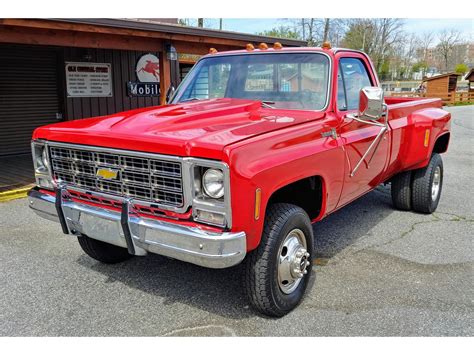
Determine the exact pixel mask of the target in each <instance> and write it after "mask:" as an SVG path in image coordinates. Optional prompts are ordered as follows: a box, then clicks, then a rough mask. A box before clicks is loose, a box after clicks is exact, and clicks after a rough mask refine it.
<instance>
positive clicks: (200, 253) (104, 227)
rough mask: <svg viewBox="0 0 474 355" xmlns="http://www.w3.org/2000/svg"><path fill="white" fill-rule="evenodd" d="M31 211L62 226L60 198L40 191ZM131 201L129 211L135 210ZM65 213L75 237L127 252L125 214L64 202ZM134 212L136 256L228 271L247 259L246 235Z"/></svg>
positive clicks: (129, 218) (32, 196)
mask: <svg viewBox="0 0 474 355" xmlns="http://www.w3.org/2000/svg"><path fill="white" fill-rule="evenodd" d="M28 200H29V206H30V208H31V209H32V210H33V211H34V212H36V213H37V214H38V215H39V216H40V217H43V218H46V219H49V220H52V221H55V222H59V220H58V216H57V212H56V208H55V202H56V198H55V197H54V196H51V195H49V194H46V193H42V192H40V191H39V189H38V188H33V189H32V190H30V191H29V192H28ZM132 205H133V201H130V204H129V207H132ZM61 206H62V210H63V211H64V215H65V218H66V223H67V225H68V228H69V230H70V231H71V234H73V235H81V234H85V235H87V236H89V237H90V238H94V239H97V240H101V241H103V242H106V243H110V244H113V245H117V246H120V247H123V248H127V243H126V236H125V235H124V233H123V229H122V227H121V221H123V220H124V217H123V211H122V213H121V212H116V211H112V210H107V209H104V208H98V207H94V206H89V205H86V204H81V203H76V202H74V201H70V200H69V199H68V198H64V199H63V200H62V204H61ZM132 209H133V208H130V209H129V210H128V213H127V215H126V222H127V225H128V227H129V230H130V236H131V241H132V244H133V247H134V251H135V255H146V254H147V252H150V253H155V254H160V255H164V256H168V257H171V258H174V259H178V260H182V261H186V262H189V263H193V264H196V265H200V266H204V267H209V268H226V267H230V266H233V265H236V264H238V263H240V262H241V261H242V260H243V259H244V257H245V255H246V234H245V232H235V233H234V232H213V231H206V230H203V229H200V228H198V227H190V226H183V225H178V224H173V223H171V222H165V221H161V220H155V219H150V218H142V217H139V216H137V215H136V214H134V213H133V212H132V211H131V210H132Z"/></svg>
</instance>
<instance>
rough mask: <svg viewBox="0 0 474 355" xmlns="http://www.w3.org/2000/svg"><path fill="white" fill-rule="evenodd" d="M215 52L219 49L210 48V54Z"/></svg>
mask: <svg viewBox="0 0 474 355" xmlns="http://www.w3.org/2000/svg"><path fill="white" fill-rule="evenodd" d="M215 53H217V49H215V48H209V54H215Z"/></svg>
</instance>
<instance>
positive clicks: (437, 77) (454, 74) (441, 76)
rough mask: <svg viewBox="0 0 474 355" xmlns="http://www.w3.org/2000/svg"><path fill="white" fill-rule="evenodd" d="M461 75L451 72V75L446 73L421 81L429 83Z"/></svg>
mask: <svg viewBox="0 0 474 355" xmlns="http://www.w3.org/2000/svg"><path fill="white" fill-rule="evenodd" d="M461 75H462V74H459V73H455V72H451V73H446V74H440V75H435V76H432V77H429V78H423V81H431V80H436V79H440V78H444V77H446V76H461Z"/></svg>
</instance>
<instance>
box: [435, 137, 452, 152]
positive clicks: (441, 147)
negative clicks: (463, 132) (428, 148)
mask: <svg viewBox="0 0 474 355" xmlns="http://www.w3.org/2000/svg"><path fill="white" fill-rule="evenodd" d="M450 135H451V133H446V134H443V135H442V136H441V137H438V139H437V140H436V142H435V145H434V147H433V153H444V152H446V151H447V150H448V144H449V136H450Z"/></svg>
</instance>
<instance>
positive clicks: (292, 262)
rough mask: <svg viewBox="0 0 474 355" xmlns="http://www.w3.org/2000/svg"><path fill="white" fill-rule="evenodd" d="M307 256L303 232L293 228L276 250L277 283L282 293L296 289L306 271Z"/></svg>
mask: <svg viewBox="0 0 474 355" xmlns="http://www.w3.org/2000/svg"><path fill="white" fill-rule="evenodd" d="M308 258H309V253H308V251H307V250H306V238H305V235H304V233H303V232H302V231H301V230H300V229H293V230H292V231H291V232H290V233H288V235H287V236H286V238H285V240H284V241H283V243H282V245H281V246H280V250H279V252H278V285H279V286H280V290H281V291H282V292H283V293H286V294H290V293H292V292H293V291H294V290H296V288H297V287H298V285H299V284H300V282H301V279H302V278H303V277H304V275H306V274H307V273H308V270H307V267H308V266H309V264H310V263H309V260H308Z"/></svg>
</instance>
